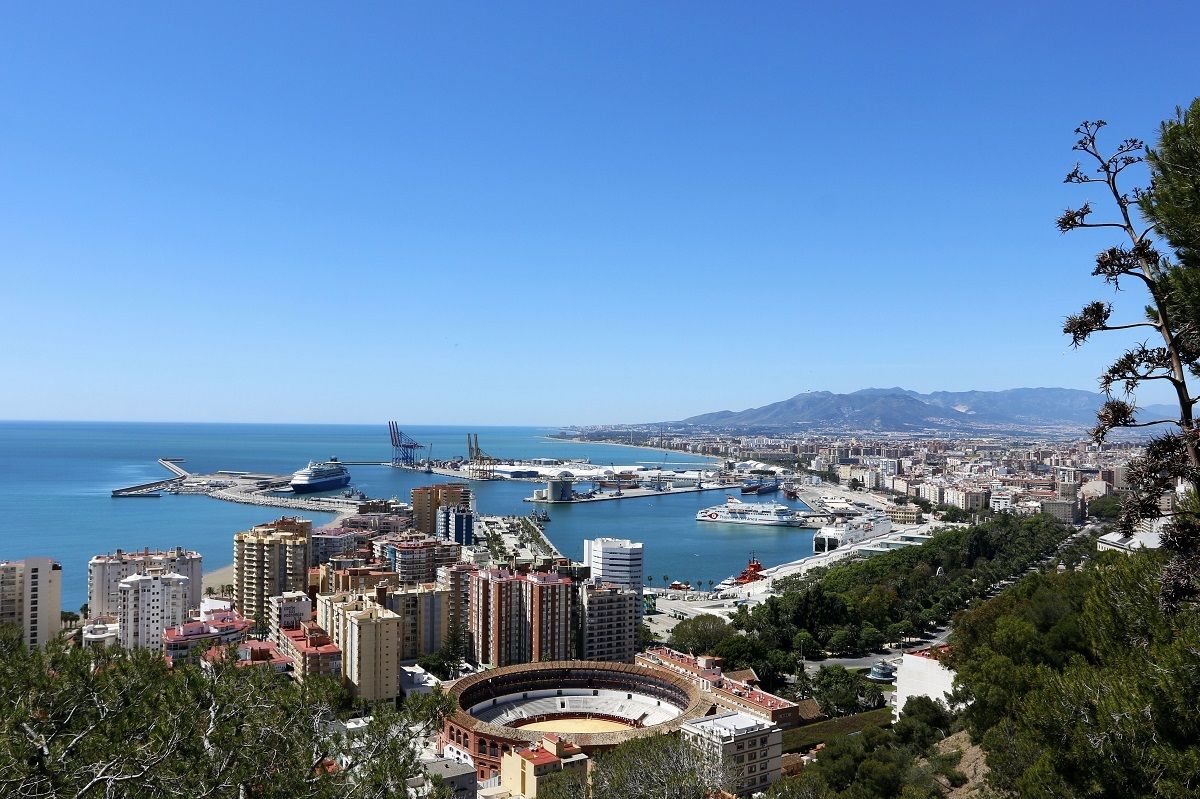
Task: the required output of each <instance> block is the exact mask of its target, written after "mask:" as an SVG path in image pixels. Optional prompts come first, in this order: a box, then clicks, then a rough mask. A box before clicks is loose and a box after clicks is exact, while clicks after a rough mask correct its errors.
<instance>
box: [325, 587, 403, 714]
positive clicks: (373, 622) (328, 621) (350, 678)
mask: <svg viewBox="0 0 1200 799" xmlns="http://www.w3.org/2000/svg"><path fill="white" fill-rule="evenodd" d="M317 625H318V626H319V627H320V628H321V629H322V630H324V631H325V632H327V633H328V634H329V637H330V639H331V641H332V642H333V643H334V644H335V645H337V646H338V647H339V648H340V649H341V652H342V664H341V665H342V679H343V680H344V681H345V682H346V684H347V685H348V686H349V687H350V691H351V693H353V694H354V696H355V697H356V698H358V699H363V700H365V701H367V702H379V701H387V700H394V699H396V698H397V697H399V696H400V695H401V688H400V641H401V639H402V637H403V633H404V619H402V618H401V617H400V616H399V615H397V614H396V613H393V612H392V611H390V610H388V609H387V608H385V607H383V606H382V605H379V604H377V603H376V602H375V600H374V598H373V597H370V596H365V595H362V594H350V593H341V594H321V595H320V596H318V597H317Z"/></svg>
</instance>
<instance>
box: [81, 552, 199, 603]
mask: <svg viewBox="0 0 1200 799" xmlns="http://www.w3.org/2000/svg"><path fill="white" fill-rule="evenodd" d="M152 567H153V568H160V569H162V570H163V571H165V572H173V573H175V574H182V575H183V576H184V577H186V578H188V580H190V581H191V582H190V584H189V585H190V588H189V593H188V607H189V608H198V607H200V598H201V590H202V582H203V581H202V574H203V571H202V568H201V558H200V553H199V552H194V551H190V550H185V549H183V547H175V548H174V549H169V550H165V551H160V550H154V551H151V550H150V549H149V548H146V549H143V550H142V551H141V552H126V551H124V550H122V549H118V550H117V551H116V552H115V553H113V554H111V555H96V556H95V557H94V558H92V559H91V560H89V561H88V616H90V617H91V618H93V619H94V618H96V617H97V616H115V615H116V613H117V591H118V587H119V586H120V584H121V581H122V580H124V579H125V578H126V577H129V576H130V575H133V574H145V573H146V571H147V570H148V569H150V568H152Z"/></svg>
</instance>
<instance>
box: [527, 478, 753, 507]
mask: <svg viewBox="0 0 1200 799" xmlns="http://www.w3.org/2000/svg"><path fill="white" fill-rule="evenodd" d="M739 486H740V484H739V483H714V484H713V485H706V486H702V487H700V488H697V487H695V486H691V487H688V488H664V489H662V490H661V491H660V490H657V489H654V488H623V489H621V492H620V493H617V492H616V491H615V490H614V491H612V492H610V493H606V494H596V495H594V496H590V497H578V498H575V499H545V498H542V497H525V500H524V501H525V502H536V503H538V504H539V505H583V504H585V503H588V502H611V501H613V500H618V499H645V498H647V497H665V496H670V495H671V494H697V493H700V492H702V491H735V490H737V489H738V487H739Z"/></svg>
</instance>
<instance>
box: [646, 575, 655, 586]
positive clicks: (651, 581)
mask: <svg viewBox="0 0 1200 799" xmlns="http://www.w3.org/2000/svg"><path fill="white" fill-rule="evenodd" d="M646 583H647V584H648V585H650V586H651V587H653V586H654V575H653V574H649V575H647V576H646Z"/></svg>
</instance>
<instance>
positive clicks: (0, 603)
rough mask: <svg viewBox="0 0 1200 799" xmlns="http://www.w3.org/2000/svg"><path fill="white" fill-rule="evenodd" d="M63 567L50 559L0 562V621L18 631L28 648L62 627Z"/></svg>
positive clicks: (46, 639) (35, 645)
mask: <svg viewBox="0 0 1200 799" xmlns="http://www.w3.org/2000/svg"><path fill="white" fill-rule="evenodd" d="M61 613H62V566H60V565H58V564H57V563H55V562H54V561H52V560H50V558H25V559H24V560H11V561H0V624H11V625H13V626H14V627H16V628H17V629H18V630H20V631H21V640H23V641H24V642H25V643H26V645H28V646H30V647H37V646H42V645H43V644H45V643H48V642H49V641H51V640H53V639H54V637H55V636H57V635H58V631H59V630H60V629H61V628H62V617H61V616H60V614H61Z"/></svg>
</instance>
